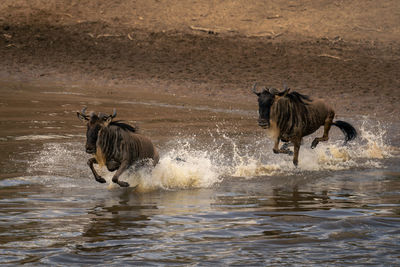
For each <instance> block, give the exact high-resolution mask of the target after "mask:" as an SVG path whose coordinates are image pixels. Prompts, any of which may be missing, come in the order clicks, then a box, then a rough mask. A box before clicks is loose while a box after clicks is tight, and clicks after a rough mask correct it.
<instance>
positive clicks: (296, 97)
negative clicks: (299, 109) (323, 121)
mask: <svg viewBox="0 0 400 267" xmlns="http://www.w3.org/2000/svg"><path fill="white" fill-rule="evenodd" d="M286 97H287V98H289V99H290V100H291V101H293V102H297V103H302V104H304V105H308V104H309V102H311V101H312V100H311V98H310V97H309V96H308V95H303V94H300V93H298V92H296V91H293V92H291V93H289V94H287V95H286Z"/></svg>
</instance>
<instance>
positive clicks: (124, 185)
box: [117, 181, 129, 187]
mask: <svg viewBox="0 0 400 267" xmlns="http://www.w3.org/2000/svg"><path fill="white" fill-rule="evenodd" d="M117 184H119V186H120V187H129V184H128V183H127V182H123V181H118V182H117Z"/></svg>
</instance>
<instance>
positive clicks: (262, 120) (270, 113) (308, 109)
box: [253, 84, 357, 166]
mask: <svg viewBox="0 0 400 267" xmlns="http://www.w3.org/2000/svg"><path fill="white" fill-rule="evenodd" d="M256 86H257V84H254V86H253V92H254V93H255V94H256V95H257V96H258V111H259V119H258V125H259V126H261V127H263V128H267V129H269V132H270V136H271V137H272V138H273V140H274V142H275V143H274V148H273V152H274V153H285V154H291V151H290V150H289V149H288V148H287V145H286V144H285V145H283V146H282V147H281V148H279V141H280V140H282V141H284V142H291V143H293V146H294V155H293V163H294V165H296V166H297V164H298V157H299V150H300V144H301V140H302V138H303V137H304V136H306V135H309V134H312V133H314V132H315V131H316V130H318V129H319V127H320V126H322V125H323V126H324V134H323V136H322V137H317V138H315V139H314V141H313V142H312V143H311V148H315V147H316V146H317V145H318V143H319V142H320V141H327V140H328V139H329V136H328V134H329V130H330V128H331V126H332V125H335V126H337V127H339V128H340V130H342V132H343V134H344V135H345V142H347V141H350V140H352V139H354V138H355V137H356V136H357V131H356V129H354V127H353V126H352V125H350V124H349V123H347V122H344V121H335V122H334V121H333V119H334V117H335V111H334V110H333V109H332V108H331V107H330V106H328V105H327V104H326V103H325V102H324V101H323V100H322V99H315V100H314V99H311V98H310V97H309V96H306V95H303V94H300V93H298V92H295V91H293V92H290V88H288V87H286V86H285V89H284V90H283V91H282V92H279V91H278V90H277V89H275V88H269V89H264V90H263V91H262V92H257V91H256Z"/></svg>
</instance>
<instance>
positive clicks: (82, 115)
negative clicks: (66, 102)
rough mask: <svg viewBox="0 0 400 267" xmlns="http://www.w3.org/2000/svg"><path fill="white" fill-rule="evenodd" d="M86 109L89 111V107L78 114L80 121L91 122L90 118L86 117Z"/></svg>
mask: <svg viewBox="0 0 400 267" xmlns="http://www.w3.org/2000/svg"><path fill="white" fill-rule="evenodd" d="M86 109H87V107H83V108H82V111H81V112H77V115H78V118H79V119H85V120H89V116H88V115H86Z"/></svg>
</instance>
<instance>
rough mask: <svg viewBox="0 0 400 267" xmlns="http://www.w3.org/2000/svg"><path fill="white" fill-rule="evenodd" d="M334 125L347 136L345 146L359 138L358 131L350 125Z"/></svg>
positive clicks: (341, 123) (336, 122)
mask: <svg viewBox="0 0 400 267" xmlns="http://www.w3.org/2000/svg"><path fill="white" fill-rule="evenodd" d="M332 124H333V125H335V126H337V127H339V129H340V130H342V132H343V134H344V136H345V141H344V143H345V144H346V143H347V142H348V141H351V140H353V139H354V138H356V137H357V131H356V129H354V127H353V126H352V125H351V124H350V123H347V122H345V121H335V122H334V123H332Z"/></svg>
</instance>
